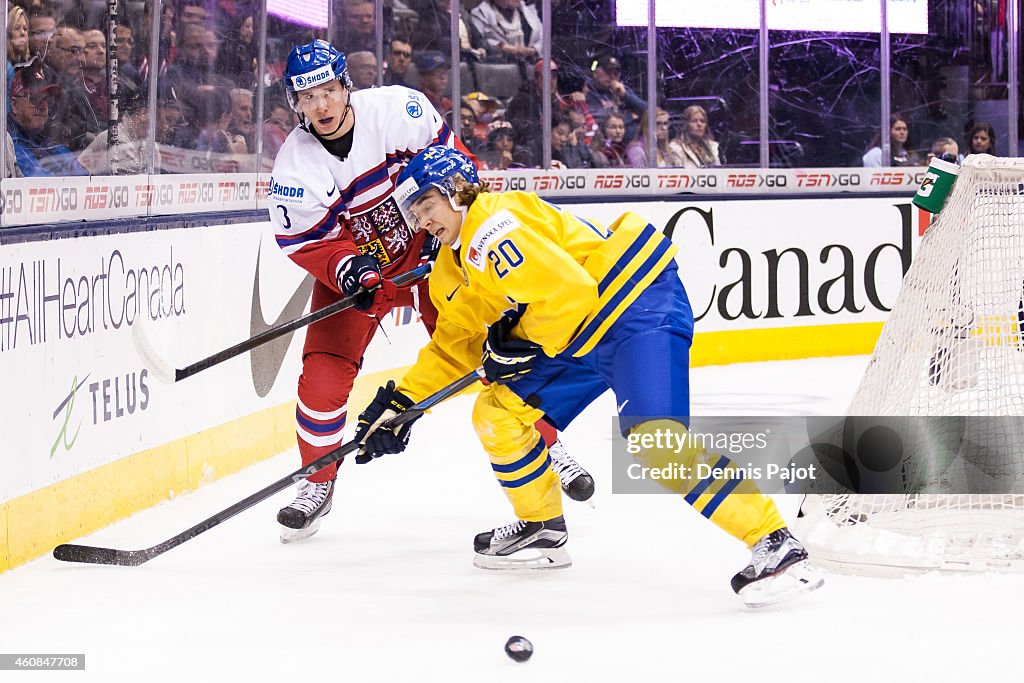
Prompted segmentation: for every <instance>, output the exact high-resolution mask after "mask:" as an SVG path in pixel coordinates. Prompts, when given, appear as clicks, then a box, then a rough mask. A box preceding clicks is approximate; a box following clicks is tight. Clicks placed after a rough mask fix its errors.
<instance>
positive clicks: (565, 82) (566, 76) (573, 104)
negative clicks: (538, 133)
mask: <svg viewBox="0 0 1024 683" xmlns="http://www.w3.org/2000/svg"><path fill="white" fill-rule="evenodd" d="M555 83H556V85H557V86H558V88H557V89H558V92H557V94H556V96H555V99H556V101H557V102H558V107H559V108H560V109H564V110H566V111H568V112H570V113H571V115H572V120H573V132H575V133H576V134H577V135H576V137H577V141H578V142H580V143H586V144H588V145H589V144H590V143H591V141H592V140H593V138H594V133H596V132H597V121H595V120H594V115H593V113H592V112H591V111H590V105H588V104H587V92H588V91H589V87H588V86H587V79H586V78H584V77H583V73H582V72H581V71H580V70H579V69H578V68H577V67H575V66H573V65H572V64H568V65H564V66H563V67H562V68H560V69H559V70H558V77H557V79H556V81H555ZM577 114H578V116H577ZM579 119H582V121H583V123H582V124H580V122H579ZM580 125H583V126H584V128H585V130H584V131H583V133H582V134H580V133H579V131H578V128H579V126H580Z"/></svg>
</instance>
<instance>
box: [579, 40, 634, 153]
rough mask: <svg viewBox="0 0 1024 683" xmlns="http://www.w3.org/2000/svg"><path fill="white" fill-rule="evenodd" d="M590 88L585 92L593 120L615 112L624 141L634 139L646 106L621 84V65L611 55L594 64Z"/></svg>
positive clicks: (629, 89) (627, 87)
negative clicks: (623, 129) (623, 125)
mask: <svg viewBox="0 0 1024 683" xmlns="http://www.w3.org/2000/svg"><path fill="white" fill-rule="evenodd" d="M591 80H592V82H591V86H590V89H589V92H588V93H587V106H588V107H589V108H590V113H591V114H592V115H593V116H594V118H596V119H601V118H602V117H603V116H604V115H605V114H606V113H608V112H609V111H616V112H618V113H619V115H620V116H622V117H623V119H624V120H625V122H626V140H627V141H629V140H632V139H633V138H635V137H636V131H637V128H638V127H639V126H640V116H641V115H642V114H643V113H644V112H645V111H647V103H646V102H644V101H643V100H642V99H640V98H639V97H638V96H637V94H636V93H635V92H633V90H632V88H630V87H629V86H627V85H626V84H625V83H623V82H622V64H621V63H620V62H619V60H618V59H616V58H615V57H612V56H608V57H602V58H601V59H599V60H597V61H596V62H594V66H593V69H592V73H591Z"/></svg>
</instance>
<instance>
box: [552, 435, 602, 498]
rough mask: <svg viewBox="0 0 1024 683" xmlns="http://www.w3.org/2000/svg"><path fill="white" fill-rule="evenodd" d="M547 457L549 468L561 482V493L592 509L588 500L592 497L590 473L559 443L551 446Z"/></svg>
mask: <svg viewBox="0 0 1024 683" xmlns="http://www.w3.org/2000/svg"><path fill="white" fill-rule="evenodd" d="M548 455H550V456H551V468H552V469H553V470H554V471H555V474H557V475H558V478H559V480H560V481H561V482H562V491H564V492H565V495H567V496H569V497H570V498H572V499H573V500H578V501H580V502H586V503H587V504H588V505H590V506H591V507H593V506H594V504H593V503H592V502H590V499H591V497H592V496H593V495H594V478H593V477H592V476H590V473H589V472H587V471H586V470H585V469H583V468H582V467H580V464H579V463H578V462H576V461H575V460H573V459H572V457H571V456H570V455H569V453H568V452H567V451H566V450H565V446H563V445H562V442H561V441H556V442H555V443H553V444H551V446H550V447H549V448H548Z"/></svg>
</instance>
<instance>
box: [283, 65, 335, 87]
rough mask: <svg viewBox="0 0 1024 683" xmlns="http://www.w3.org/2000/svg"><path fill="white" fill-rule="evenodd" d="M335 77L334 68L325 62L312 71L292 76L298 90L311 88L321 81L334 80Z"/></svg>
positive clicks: (293, 83)
mask: <svg viewBox="0 0 1024 683" xmlns="http://www.w3.org/2000/svg"><path fill="white" fill-rule="evenodd" d="M334 79H335V75H334V68H333V67H331V65H330V64H325V65H324V66H322V67H320V68H319V69H317V70H316V71H313V72H311V73H308V74H299V75H298V76H292V85H293V86H294V87H295V89H296V90H308V89H309V88H312V87H314V86H317V85H320V84H321V83H326V82H327V81H333V80H334Z"/></svg>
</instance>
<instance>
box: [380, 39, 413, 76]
mask: <svg viewBox="0 0 1024 683" xmlns="http://www.w3.org/2000/svg"><path fill="white" fill-rule="evenodd" d="M410 64H412V43H410V42H409V39H408V38H406V37H404V36H396V37H394V38H392V39H391V47H390V49H389V50H388V62H387V71H386V72H385V73H384V85H404V86H408V85H409V83H408V82H407V81H406V78H407V77H408V75H409V65H410Z"/></svg>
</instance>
